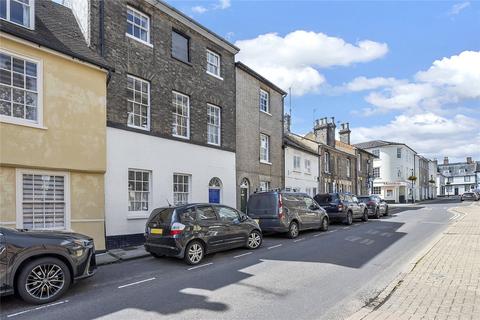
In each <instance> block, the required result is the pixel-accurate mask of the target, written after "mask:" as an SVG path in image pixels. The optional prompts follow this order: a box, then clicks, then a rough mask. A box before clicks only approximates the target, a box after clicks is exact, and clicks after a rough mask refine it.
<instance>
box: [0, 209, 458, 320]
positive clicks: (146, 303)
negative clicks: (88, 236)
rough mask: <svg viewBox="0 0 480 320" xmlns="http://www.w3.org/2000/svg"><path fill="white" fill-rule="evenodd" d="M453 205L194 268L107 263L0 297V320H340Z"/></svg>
mask: <svg viewBox="0 0 480 320" xmlns="http://www.w3.org/2000/svg"><path fill="white" fill-rule="evenodd" d="M459 205H464V204H460V203H459V202H456V201H455V202H452V203H431V204H428V205H424V206H423V205H422V206H416V207H409V208H392V210H391V213H392V216H389V217H385V218H382V219H379V220H376V219H371V220H369V221H368V222H366V223H363V222H361V221H356V222H355V223H354V224H353V225H352V226H344V225H341V224H335V225H332V226H330V230H329V231H328V232H319V231H309V232H303V233H301V234H300V237H299V238H297V239H295V240H291V239H287V238H285V237H284V236H282V235H270V236H265V238H264V243H263V245H262V247H260V248H259V249H257V250H247V249H235V250H230V251H226V252H221V253H217V254H214V255H209V256H207V257H206V258H205V260H204V261H203V263H202V264H201V265H198V266H194V267H192V266H188V265H186V264H185V263H184V262H183V261H182V260H180V259H175V258H160V259H158V258H154V257H152V256H147V257H143V258H138V259H132V260H127V261H123V262H121V263H110V264H106V265H102V266H100V267H99V268H98V271H97V273H96V275H95V276H94V277H91V278H88V279H84V280H82V281H78V282H77V283H76V284H75V285H73V286H72V287H71V288H70V289H69V291H68V292H67V293H66V294H65V295H64V296H63V297H62V298H61V299H60V300H59V301H57V302H55V303H52V304H49V305H44V306H41V307H37V306H32V305H28V304H26V303H24V302H23V301H21V300H19V299H18V298H16V297H14V296H9V297H5V298H2V301H1V308H0V309H1V310H0V318H2V319H9V320H10V319H15V320H16V319H35V320H42V319H48V320H56V319H62V320H64V319H65V317H66V315H68V318H69V320H77V319H79V320H80V319H82V320H83V319H102V320H108V319H115V320H121V319H174V320H176V319H266V320H268V319H280V320H281V319H293V318H296V319H302V320H304V319H305V320H306V319H328V320H330V319H345V318H347V317H348V316H350V315H351V314H353V313H355V312H356V311H358V310H359V309H361V308H362V307H363V306H365V305H366V304H368V303H369V302H370V301H372V300H373V299H375V297H377V296H378V295H379V294H380V293H381V292H383V291H384V289H385V288H386V287H387V286H388V285H389V284H391V283H392V282H395V280H396V279H397V275H398V274H399V273H401V272H402V270H404V269H405V266H406V265H407V264H408V262H409V261H411V260H412V259H413V258H414V257H415V256H416V255H417V254H418V253H419V252H422V250H424V248H425V247H426V245H427V244H428V243H431V242H432V241H434V240H435V239H436V238H437V237H438V236H439V235H441V234H443V233H444V231H445V230H446V229H447V227H448V225H450V224H451V223H453V221H454V220H455V219H459V218H460V216H459V215H458V214H456V213H454V212H450V211H449V209H450V208H452V207H456V206H459ZM127 251H128V250H127ZM130 251H134V250H130ZM114 254H115V253H114ZM108 255H109V256H110V255H111V253H110V252H109V254H108ZM117 256H119V255H118V253H117ZM116 261H121V260H116Z"/></svg>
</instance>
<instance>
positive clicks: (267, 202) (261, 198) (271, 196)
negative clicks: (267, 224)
mask: <svg viewBox="0 0 480 320" xmlns="http://www.w3.org/2000/svg"><path fill="white" fill-rule="evenodd" d="M247 214H248V215H249V216H252V217H254V216H276V215H277V196H276V194H275V193H257V194H252V195H251V196H250V199H248V206H247Z"/></svg>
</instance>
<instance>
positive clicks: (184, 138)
mask: <svg viewBox="0 0 480 320" xmlns="http://www.w3.org/2000/svg"><path fill="white" fill-rule="evenodd" d="M172 137H174V138H178V139H182V140H190V136H187V137H185V136H179V135H177V134H172Z"/></svg>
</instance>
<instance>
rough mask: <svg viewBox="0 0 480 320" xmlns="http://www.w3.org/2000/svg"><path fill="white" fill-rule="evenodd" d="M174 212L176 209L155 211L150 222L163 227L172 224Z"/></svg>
mask: <svg viewBox="0 0 480 320" xmlns="http://www.w3.org/2000/svg"><path fill="white" fill-rule="evenodd" d="M174 211H175V209H174V208H160V209H155V210H153V212H152V214H151V215H150V217H151V218H150V220H149V222H156V223H158V224H161V225H166V224H170V223H171V222H172V215H173V212H174Z"/></svg>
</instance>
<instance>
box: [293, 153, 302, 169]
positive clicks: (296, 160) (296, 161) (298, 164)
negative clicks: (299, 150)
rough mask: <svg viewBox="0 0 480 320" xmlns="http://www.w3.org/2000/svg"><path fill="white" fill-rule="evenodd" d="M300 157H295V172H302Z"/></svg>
mask: <svg viewBox="0 0 480 320" xmlns="http://www.w3.org/2000/svg"><path fill="white" fill-rule="evenodd" d="M300 161H301V158H300V156H293V170H296V171H300Z"/></svg>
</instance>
